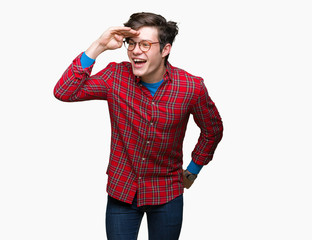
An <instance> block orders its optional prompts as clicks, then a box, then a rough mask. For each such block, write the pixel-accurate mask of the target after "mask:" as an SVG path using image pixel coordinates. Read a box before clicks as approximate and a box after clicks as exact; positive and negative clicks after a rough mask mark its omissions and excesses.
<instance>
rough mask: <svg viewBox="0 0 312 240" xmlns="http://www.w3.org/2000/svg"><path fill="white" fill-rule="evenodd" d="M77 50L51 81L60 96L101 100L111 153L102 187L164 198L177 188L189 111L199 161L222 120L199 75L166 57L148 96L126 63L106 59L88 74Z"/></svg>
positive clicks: (149, 200) (148, 199)
mask: <svg viewBox="0 0 312 240" xmlns="http://www.w3.org/2000/svg"><path fill="white" fill-rule="evenodd" d="M80 56H81V55H79V56H78V57H77V58H76V59H75V60H74V61H73V63H72V64H71V65H70V66H69V67H68V69H67V70H66V71H65V72H64V74H63V76H62V77H61V79H60V80H59V81H58V83H57V84H56V86H55V89H54V95H55V97H56V98H58V99H59V100H61V101H67V102H72V101H83V100H91V99H103V100H107V102H108V106H109V112H110V118H111V127H112V131H111V132H112V136H111V153H110V161H109V165H108V169H107V174H108V184H107V192H108V194H109V195H110V196H112V197H114V198H116V199H118V200H121V201H123V202H127V203H131V202H132V200H133V198H134V196H135V194H136V192H137V197H138V206H142V205H159V204H163V203H166V202H168V201H170V200H172V199H174V198H175V197H177V196H179V195H180V194H182V193H183V184H182V179H183V178H182V173H183V170H182V164H183V161H182V156H183V153H182V145H183V139H184V136H185V131H186V127H187V123H188V119H189V116H190V114H192V115H193V117H194V120H195V122H196V124H197V125H198V126H199V127H200V129H201V134H200V137H199V139H198V143H197V144H196V146H195V149H194V151H193V152H192V159H193V161H194V162H195V163H197V164H200V165H205V164H207V163H208V162H209V161H210V160H211V159H212V157H213V153H214V151H215V149H216V147H217V144H218V143H219V141H220V140H221V138H222V132H223V126H222V121H221V118H220V116H219V113H218V111H217V109H216V107H215V104H214V103H213V102H212V100H211V99H210V97H209V95H208V92H207V89H206V87H205V85H204V83H203V80H202V79H201V78H199V77H195V76H192V75H190V74H189V73H187V72H185V71H183V70H181V69H178V68H175V67H173V66H171V65H170V64H169V63H168V66H167V72H166V74H165V75H164V82H163V83H162V85H161V86H160V87H159V89H158V90H157V92H156V94H155V95H154V97H153V96H152V95H151V94H150V92H149V91H148V89H147V88H145V87H144V86H142V85H141V84H140V79H139V78H137V77H136V76H134V75H133V73H132V68H131V64H130V63H128V62H123V63H119V64H117V63H110V64H109V65H108V66H107V67H106V68H105V69H103V70H102V71H100V72H99V73H97V74H96V75H93V76H90V74H91V70H92V67H93V65H92V66H91V67H89V68H86V69H82V67H81V63H80Z"/></svg>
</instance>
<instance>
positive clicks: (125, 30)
mask: <svg viewBox="0 0 312 240" xmlns="http://www.w3.org/2000/svg"><path fill="white" fill-rule="evenodd" d="M112 32H113V33H114V34H119V35H122V36H123V37H134V36H137V35H139V34H140V32H139V31H137V30H134V29H132V28H129V27H120V28H116V29H114V30H113V31H112Z"/></svg>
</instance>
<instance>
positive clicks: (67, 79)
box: [54, 53, 113, 102]
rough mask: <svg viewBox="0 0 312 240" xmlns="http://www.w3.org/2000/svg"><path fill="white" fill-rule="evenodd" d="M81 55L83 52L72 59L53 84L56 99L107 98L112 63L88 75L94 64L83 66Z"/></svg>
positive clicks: (67, 100)
mask: <svg viewBox="0 0 312 240" xmlns="http://www.w3.org/2000/svg"><path fill="white" fill-rule="evenodd" d="M82 55H83V53H81V54H80V55H79V56H78V57H76V58H75V59H74V60H73V62H72V64H70V66H69V67H68V68H67V69H66V71H65V72H64V73H63V75H62V77H61V78H60V80H59V81H58V82H57V84H56V85H55V87H54V96H55V97H56V98H57V99H59V100H61V101H64V102H75V101H85V100H94V99H103V100H105V99H107V93H108V91H109V89H110V84H109V82H110V78H111V75H112V72H113V65H112V64H110V65H109V66H107V67H106V68H105V69H103V70H102V71H100V72H99V73H97V74H96V75H94V76H90V74H91V71H92V68H93V66H94V64H92V65H90V66H89V67H86V68H83V66H82V63H81V57H82Z"/></svg>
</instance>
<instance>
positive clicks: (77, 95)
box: [54, 27, 139, 102]
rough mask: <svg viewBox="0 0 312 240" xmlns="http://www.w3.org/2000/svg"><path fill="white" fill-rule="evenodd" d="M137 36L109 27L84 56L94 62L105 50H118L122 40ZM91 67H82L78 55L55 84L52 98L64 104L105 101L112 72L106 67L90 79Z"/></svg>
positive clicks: (124, 28)
mask: <svg viewBox="0 0 312 240" xmlns="http://www.w3.org/2000/svg"><path fill="white" fill-rule="evenodd" d="M138 34H139V32H138V31H135V30H133V29H131V28H129V27H111V28H109V29H108V30H106V31H105V32H104V33H103V34H102V35H101V36H100V38H98V39H97V40H96V41H94V42H93V43H92V44H91V46H90V47H89V48H88V49H87V50H86V51H85V54H86V55H87V56H88V57H89V58H91V59H94V60H95V59H96V58H97V57H98V56H99V55H100V54H101V53H103V52H105V51H107V50H114V49H117V48H120V47H121V46H122V44H123V39H124V38H127V37H133V36H136V35H138ZM92 67H93V64H92V65H91V66H88V67H86V68H83V67H82V64H81V54H80V55H79V56H78V57H77V58H76V59H74V61H73V62H72V64H71V65H70V66H69V67H68V68H67V69H66V71H65V72H64V74H63V75H62V77H61V79H60V80H59V81H58V82H57V84H56V86H55V88H54V96H55V97H56V98H57V99H59V100H61V101H65V102H74V101H84V100H92V99H106V94H107V90H108V89H109V84H108V83H107V81H106V80H107V79H109V77H110V75H111V73H112V71H111V69H110V68H109V67H107V68H106V69H103V70H102V71H101V72H100V73H98V74H96V75H94V76H92V77H90V74H91V70H92Z"/></svg>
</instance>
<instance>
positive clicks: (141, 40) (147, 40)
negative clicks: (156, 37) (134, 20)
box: [129, 38, 154, 42]
mask: <svg viewBox="0 0 312 240" xmlns="http://www.w3.org/2000/svg"><path fill="white" fill-rule="evenodd" d="M129 40H132V41H133V42H136V41H134V40H133V39H132V38H129ZM142 41H148V42H154V41H153V40H149V39H141V40H140V41H139V42H142Z"/></svg>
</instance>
